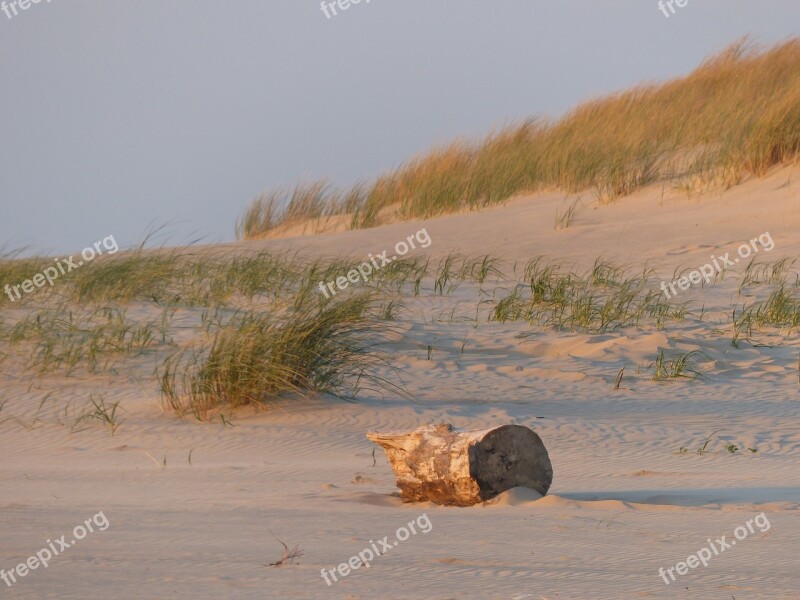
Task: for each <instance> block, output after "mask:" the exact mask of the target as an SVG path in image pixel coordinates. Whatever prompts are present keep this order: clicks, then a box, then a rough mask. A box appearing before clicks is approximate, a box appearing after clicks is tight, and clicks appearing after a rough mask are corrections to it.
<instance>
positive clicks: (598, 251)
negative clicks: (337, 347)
mask: <svg viewBox="0 0 800 600" xmlns="http://www.w3.org/2000/svg"><path fill="white" fill-rule="evenodd" d="M798 201H800V171H798V170H797V169H788V168H786V169H780V170H777V171H775V172H774V173H772V174H771V175H770V176H768V177H766V178H764V179H758V180H752V181H749V182H746V183H744V184H743V185H741V186H739V187H736V188H733V189H731V190H729V191H727V192H725V193H723V194H716V195H706V196H702V197H698V198H693V199H691V200H689V199H687V198H686V196H684V195H681V194H680V193H678V192H676V191H674V190H670V189H668V188H667V189H662V188H661V187H660V186H659V187H658V188H652V189H648V190H645V191H643V192H640V193H637V194H635V195H633V196H630V197H627V198H623V199H620V200H619V201H617V202H616V203H614V204H611V205H607V206H600V205H599V204H598V203H597V202H596V201H594V200H593V199H592V198H591V197H590V196H588V195H587V196H585V197H584V198H583V207H582V209H581V211H580V212H579V214H578V218H577V220H576V222H575V223H574V225H573V226H572V227H570V228H569V229H567V230H564V231H559V232H557V231H554V227H553V221H554V216H555V212H556V209H557V208H558V207H559V206H561V205H562V203H563V202H564V196H563V195H560V194H556V193H551V194H543V195H539V196H536V197H531V198H519V199H516V200H514V201H512V202H510V203H509V204H508V205H506V206H503V207H498V208H494V209H491V210H486V211H482V212H476V213H465V214H458V215H451V216H446V217H442V218H437V219H431V220H429V221H425V222H424V223H423V222H407V223H396V224H393V225H389V226H385V227H381V228H377V229H369V230H359V231H348V232H337V233H328V234H323V235H318V236H314V237H297V238H282V239H273V240H262V241H258V242H250V243H242V244H237V245H235V246H233V247H235V248H238V249H241V251H242V252H249V251H251V250H253V249H260V248H269V249H273V250H281V251H282V250H293V251H300V252H301V253H304V254H307V255H309V256H338V255H343V254H348V255H351V256H353V257H365V256H366V255H367V254H368V253H370V252H372V253H376V252H380V251H382V250H384V249H387V248H390V247H391V246H392V245H393V244H394V243H395V242H396V241H398V240H403V239H405V238H406V237H407V236H408V235H409V234H412V233H413V232H415V231H417V230H418V229H419V228H420V227H423V226H424V227H425V228H427V231H428V232H429V234H430V236H431V239H432V244H431V245H430V247H429V248H427V249H424V250H422V249H418V250H416V251H415V252H416V253H419V254H428V255H430V256H431V257H433V258H434V259H436V258H440V257H443V256H446V255H447V254H448V253H450V252H451V251H456V252H462V253H466V254H476V253H490V254H492V255H494V256H498V257H502V259H503V262H504V268H505V270H506V272H508V273H511V272H512V271H513V265H514V262H515V261H520V262H524V261H526V260H528V259H529V258H530V257H532V256H536V255H545V256H547V257H549V258H550V259H553V260H562V261H565V262H567V263H571V264H574V265H576V267H577V268H584V269H585V268H590V267H591V266H592V264H593V263H594V261H595V260H596V259H597V258H598V257H599V256H604V257H607V258H608V259H611V260H614V261H616V262H619V263H627V264H630V265H631V266H632V267H634V268H637V269H638V268H639V267H640V266H641V265H643V264H645V263H649V264H650V265H651V266H653V267H654V268H655V270H656V273H657V277H658V278H661V279H664V280H667V279H669V280H671V279H672V275H673V273H674V272H675V271H676V270H678V269H679V268H680V267H688V268H691V269H694V268H697V267H699V266H700V265H702V264H704V263H706V262H708V260H709V255H710V254H720V253H724V252H728V251H735V249H736V247H737V246H738V245H739V244H741V243H742V241H743V240H744V241H746V240H750V239H751V238H753V237H754V236H758V235H760V234H762V233H764V232H769V233H770V234H771V236H772V239H773V240H774V242H775V247H774V250H772V251H771V252H770V253H769V255H765V260H766V259H768V260H769V261H775V260H777V259H779V258H781V257H784V256H790V257H795V256H800V237H799V236H797V233H796V232H797V228H798V226H800V208H798V207H799V206H800V204H799V203H798ZM514 285H515V283H514V281H513V280H512V278H511V277H510V276H509V277H507V278H505V279H502V280H499V281H496V282H495V281H493V282H492V286H487V288H490V289H492V290H495V289H506V290H510V289H512V288H513V287H514ZM737 286H738V284H737V282H736V276H735V273H734V272H733V271H731V272H730V273H729V274H728V276H727V277H726V278H725V279H724V281H719V282H717V284H716V285H711V286H704V287H700V286H695V287H694V288H692V289H690V290H688V291H685V292H682V293H681V295H680V300H684V299H685V300H686V301H691V302H692V303H693V304H695V305H696V306H698V307H700V306H703V307H704V311H705V314H704V316H703V317H702V318H700V317H697V316H693V317H691V318H687V319H685V320H683V321H680V322H677V323H671V324H669V325H667V326H665V327H664V328H663V329H656V328H653V327H645V326H640V327H630V328H624V329H622V330H618V331H613V332H607V333H597V334H592V333H579V332H558V331H555V330H551V329H550V330H549V329H540V328H532V327H531V326H530V325H528V324H527V323H525V322H507V323H497V322H487V321H486V318H485V316H486V312H485V311H488V307H489V305H487V306H486V307H481V306H478V307H477V308H476V306H477V305H476V299H477V298H479V297H480V295H481V291H480V286H477V285H475V284H467V283H465V284H463V285H461V286H460V287H459V288H458V289H457V290H455V291H454V293H453V294H451V295H445V296H438V295H433V294H421V295H419V296H416V297H414V296H409V297H406V298H404V299H403V300H404V303H405V305H406V306H405V310H404V311H403V312H402V313H401V315H400V316H399V318H398V322H397V326H398V328H399V332H400V333H399V334H398V335H396V336H395V338H394V340H393V341H391V342H388V343H387V344H385V347H384V348H383V349H384V350H385V351H386V352H388V353H389V354H390V355H391V357H392V363H393V366H395V367H397V368H398V369H400V371H401V372H402V373H403V374H404V375H403V377H404V380H405V383H406V387H407V389H408V391H409V392H411V393H412V394H414V396H415V399H414V400H406V399H400V398H395V397H386V396H381V395H378V394H370V393H366V394H365V395H364V397H363V398H361V399H360V400H359V401H358V402H356V403H348V402H344V401H341V400H337V399H333V398H313V399H307V400H302V401H298V400H296V399H293V400H289V399H287V400H285V401H282V402H279V403H277V404H275V405H274V406H272V407H271V408H270V410H269V411H266V412H258V413H250V412H247V411H242V412H240V413H238V414H237V415H236V416H234V417H233V418H232V426H226V425H225V424H223V423H222V422H220V421H219V420H216V421H213V422H212V423H209V424H199V423H196V422H194V421H190V420H187V421H180V420H179V419H177V418H176V417H175V416H174V415H172V414H169V413H162V412H161V411H160V410H159V404H158V394H157V389H156V384H155V382H154V381H153V379H152V368H153V364H152V361H149V360H148V359H147V358H141V359H137V360H136V361H132V362H131V364H130V366H129V368H128V369H126V370H124V371H120V372H119V373H118V374H116V375H111V374H109V375H107V376H106V375H104V376H102V377H101V376H96V377H88V376H87V377H71V378H66V377H64V378H54V377H50V378H48V379H47V380H46V381H44V382H42V383H41V385H35V386H32V385H31V382H30V380H28V379H27V378H25V377H24V376H23V375H22V374H21V372H20V371H16V370H14V368H13V364H14V363H13V361H12V363H9V364H10V365H12V366H9V364H7V365H5V366H4V369H3V389H2V398H4V399H5V400H6V404H5V406H4V408H3V410H2V412H0V420H1V421H2V424H0V453H1V454H2V456H3V458H4V461H3V463H4V466H3V468H2V470H0V482H1V483H0V523H2V525H1V527H0V532H1V533H2V544H0V568H4V569H6V570H9V569H13V568H14V566H15V565H16V564H18V563H20V562H22V561H24V560H25V559H26V558H27V557H28V556H31V555H33V554H35V553H36V552H37V551H38V550H39V549H40V548H42V547H45V546H46V540H48V539H55V538H57V537H59V536H60V535H61V534H62V533H66V534H68V535H69V533H68V532H71V531H72V528H73V527H75V526H76V525H79V524H80V523H82V522H84V521H85V520H86V519H87V518H89V517H91V515H93V514H95V513H97V512H98V511H103V512H104V514H105V515H106V516H107V517H108V520H109V522H110V527H109V528H108V530H107V531H103V532H96V533H93V534H91V535H89V536H88V537H87V538H86V539H84V540H81V541H80V542H79V543H77V544H76V545H75V546H74V547H73V548H69V549H68V550H65V551H64V554H63V555H62V556H58V557H56V558H54V559H53V560H52V562H51V564H50V566H49V567H48V568H47V569H39V570H37V571H34V572H31V573H30V574H29V575H27V576H26V577H24V578H22V579H21V580H20V581H19V582H18V583H16V584H15V585H13V586H12V587H10V588H7V587H6V586H5V585H3V584H2V583H0V591H2V595H3V597H7V598H11V599H16V598H37V599H47V598H53V599H55V598H59V599H61V598H76V599H77V598H80V599H85V598H115V599H126V598H132V599H133V598H136V599H141V598H153V599H167V598H209V599H212V598H213V599H218V598H298V599H309V598H343V599H344V598H346V599H351V600H356V599H367V598H370V599H372V598H387V599H389V598H392V599H395V598H397V599H412V598H419V599H430V600H447V599H459V600H460V599H473V598H474V599H481V600H485V599H507V600H511V599H513V598H517V599H521V598H533V599H537V600H538V599H540V598H545V599H547V600H554V599H556V598H558V599H576V598H586V599H589V598H591V599H602V598H608V599H618V598H676V597H686V598H709V599H710V598H731V597H734V598H737V599H739V600H741V599H743V598H800V593H798V590H799V589H800V577H799V576H798V575H797V569H796V562H797V559H796V556H797V552H798V550H800V543H799V542H798V540H800V485H798V475H800V467H798V460H797V459H798V452H800V425H799V424H798V418H797V417H798V415H800V385H798V366H797V364H798V363H797V358H798V352H799V351H800V344H798V342H797V338H796V334H795V333H791V334H790V333H789V332H785V331H784V332H781V331H779V330H774V331H770V332H765V333H760V334H759V335H758V336H757V340H756V341H757V342H758V343H757V344H753V343H744V342H743V343H742V344H740V346H739V347H738V348H736V347H733V346H732V345H731V339H730V335H729V334H728V332H727V330H726V332H725V333H724V334H723V333H722V332H718V331H716V330H718V329H724V328H725V325H724V324H723V320H724V318H727V316H728V315H729V314H730V311H731V308H732V307H733V306H734V304H735V303H736V302H737V297H736V293H737V289H738V287H737ZM142 310H143V311H145V310H146V309H144V308H142ZM476 310H477V311H478V313H479V314H480V319H479V320H478V322H476V321H474V320H470V317H471V316H472V315H474V313H475V312H476ZM482 311H483V312H482ZM191 318H193V317H191V315H189V316H187V321H186V323H185V326H186V327H191V325H192V324H193V323H192V321H191ZM194 318H196V317H194ZM187 335H188V334H187ZM429 347H430V348H431V350H430V357H429V356H428V348H429ZM661 348H665V349H668V350H670V351H673V350H674V351H682V352H688V351H692V350H699V351H702V352H703V353H704V358H703V359H702V360H701V366H702V368H703V369H704V371H705V373H706V376H707V378H706V379H696V380H691V381H690V380H675V381H665V382H654V381H652V380H651V377H652V371H650V370H648V367H649V365H650V364H651V363H652V362H653V361H655V360H656V357H657V355H658V352H659V350H660V349H661ZM137 361H138V362H137ZM623 366H624V367H625V378H624V379H623V382H622V385H621V389H619V390H616V391H615V390H612V386H613V383H614V379H615V377H616V375H617V372H618V371H619V369H620V368H621V367H623ZM388 375H389V372H388V371H387V376H388ZM97 391H104V392H107V393H108V394H110V395H111V396H113V398H114V399H115V400H119V401H120V402H121V404H120V408H121V411H122V424H121V426H120V427H119V429H118V430H117V432H116V433H115V435H114V436H113V437H112V436H110V435H109V432H108V430H107V429H103V428H101V427H97V426H87V427H86V428H85V429H84V430H82V431H79V432H76V433H71V432H70V427H69V424H70V423H71V421H69V420H68V419H67V418H65V417H64V414H63V413H64V410H65V407H67V406H70V404H71V403H72V405H73V406H77V405H78V403H79V402H80V401H83V400H84V399H85V398H86V397H87V396H88V395H89V394H90V393H92V392H97ZM48 393H51V394H52V393H55V394H57V396H58V403H57V404H56V405H55V407H56V408H50V407H51V406H53V405H52V404H47V406H48V408H47V409H45V410H44V411H40V412H39V415H38V418H36V419H34V415H36V413H37V407H39V405H40V404H41V403H42V401H43V399H44V397H45V395H46V394H48ZM440 421H447V422H451V423H453V424H454V425H455V426H458V427H466V428H476V429H477V428H484V427H490V426H493V425H499V424H503V423H518V424H522V425H527V426H529V427H531V428H533V429H535V430H536V432H537V433H538V434H539V435H540V436H541V438H542V439H543V441H544V442H545V444H546V446H547V448H548V450H549V452H550V456H551V459H552V462H553V467H554V473H555V478H554V483H553V487H552V489H551V492H550V493H549V494H548V495H547V496H546V497H544V498H541V497H539V496H538V494H536V493H535V492H532V491H531V490H524V489H514V490H510V491H508V492H505V493H504V494H502V495H501V496H500V497H498V498H496V499H495V500H492V501H490V502H487V503H486V504H485V505H481V506H475V507H471V508H466V509H463V508H462V509H460V508H443V507H438V506H436V505H433V504H428V503H425V504H421V505H406V504H403V503H402V502H401V501H400V499H399V498H398V496H397V495H396V493H395V492H396V488H395V485H394V477H393V475H392V472H391V470H390V468H389V466H388V464H387V462H386V460H385V457H384V456H383V454H382V452H381V451H380V450H378V451H377V452H374V453H373V450H374V449H375V446H373V445H372V444H371V443H370V442H369V441H368V440H367V439H366V438H365V433H366V432H367V431H368V430H384V429H386V430H393V429H406V428H413V427H416V426H417V425H419V424H422V423H432V422H440ZM715 431H717V433H716V434H714V436H713V439H712V441H711V443H710V445H709V447H708V449H707V450H708V451H707V452H705V453H702V454H698V453H697V452H696V450H697V449H698V448H700V447H701V446H702V445H703V443H704V441H705V440H706V438H707V437H708V436H709V434H711V433H712V432H715ZM729 444H733V445H735V446H736V447H737V448H738V449H739V450H738V451H737V452H735V453H731V452H729V451H727V450H726V449H725V446H726V445H729ZM681 448H685V449H686V450H685V451H683V452H682V451H681ZM748 448H753V449H756V450H757V452H750V451H748ZM190 457H191V458H190ZM762 512H763V513H765V515H766V516H767V517H768V518H769V522H770V524H771V527H770V529H769V530H768V531H765V532H761V531H759V530H758V529H756V530H755V533H753V534H752V535H750V536H748V537H747V538H746V539H744V540H742V541H739V542H738V544H739V545H737V546H736V547H732V548H731V549H729V550H726V551H725V552H724V553H722V554H720V555H719V556H715V557H714V559H713V560H712V561H711V562H710V563H709V566H707V567H702V566H701V567H699V568H696V569H692V570H690V571H689V573H688V574H686V575H683V576H680V577H679V578H678V580H677V581H676V582H674V583H671V584H670V585H665V583H664V582H663V581H662V579H661V577H660V576H659V568H660V567H665V568H667V567H670V566H673V565H675V564H676V563H677V562H679V561H683V560H686V558H687V556H688V555H690V554H692V553H694V552H696V551H697V550H698V549H700V548H701V547H703V546H704V545H706V540H707V538H718V537H721V536H723V535H727V536H728V539H732V538H733V531H734V529H735V528H736V527H737V526H739V525H742V524H744V523H745V522H746V521H747V520H748V519H752V518H753V517H755V515H757V514H759V513H762ZM423 513H424V514H427V516H428V518H429V519H430V522H431V523H432V529H431V530H430V531H429V532H428V533H421V532H420V533H417V534H416V535H413V536H411V537H410V538H409V539H408V540H406V541H403V542H401V543H399V544H397V546H396V547H393V548H392V550H391V552H387V554H386V555H385V556H380V557H377V558H376V559H375V560H374V562H373V563H372V565H371V566H370V568H369V569H364V568H362V569H359V570H357V571H354V572H353V573H351V574H350V575H348V576H347V577H344V578H342V579H341V580H340V581H338V582H336V583H333V584H332V585H330V586H328V585H327V584H326V583H325V581H324V580H323V579H322V578H321V576H320V570H321V569H332V568H336V566H337V565H338V564H340V563H343V562H346V561H347V560H348V558H349V557H351V556H353V555H356V554H357V553H358V552H359V551H361V550H362V549H364V548H367V547H369V544H370V540H377V539H380V538H383V537H384V536H389V538H390V539H392V538H393V536H394V535H395V532H396V530H397V529H398V528H399V527H401V526H403V525H405V524H407V523H408V522H409V521H410V520H411V519H415V518H417V517H419V516H420V515H422V514H423ZM276 538H277V539H280V540H282V541H283V542H285V543H286V544H287V545H289V546H290V547H293V546H295V545H298V546H299V547H300V548H301V549H302V550H303V552H304V554H303V556H302V557H301V558H300V559H299V561H298V563H297V564H294V565H286V566H282V567H269V566H265V565H266V564H268V563H270V562H273V561H275V560H277V559H278V558H280V556H281V553H282V550H283V548H282V546H281V545H280V543H279V542H278V541H277V539H276Z"/></svg>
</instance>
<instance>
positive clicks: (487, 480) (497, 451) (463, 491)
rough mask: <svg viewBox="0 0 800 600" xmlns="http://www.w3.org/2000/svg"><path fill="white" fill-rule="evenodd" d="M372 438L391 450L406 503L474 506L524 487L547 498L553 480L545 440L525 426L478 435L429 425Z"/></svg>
mask: <svg viewBox="0 0 800 600" xmlns="http://www.w3.org/2000/svg"><path fill="white" fill-rule="evenodd" d="M367 437H368V438H369V439H370V440H372V441H373V442H375V443H376V444H378V445H380V446H381V447H383V449H384V450H385V451H386V456H387V457H388V458H389V464H391V466H392V470H393V471H394V474H395V476H396V477H397V487H399V488H400V493H401V495H402V497H403V500H404V501H405V502H422V501H426V500H430V501H432V502H435V503H436V504H445V505H451V506H471V505H473V504H477V503H478V502H483V501H485V500H489V499H491V498H494V497H495V496H497V495H498V494H500V493H501V492H504V491H505V490H508V489H511V488H513V487H518V486H521V487H528V488H533V489H534V490H536V491H537V492H539V493H540V494H542V495H545V494H547V491H548V490H549V489H550V484H551V483H552V481H553V466H552V464H551V463H550V457H549V456H548V454H547V449H546V448H545V447H544V444H543V443H542V440H541V438H540V437H539V436H538V435H537V434H536V433H534V432H533V431H532V430H531V429H529V428H527V427H523V426H521V425H503V426H501V427H494V428H491V429H483V430H478V431H459V430H457V429H454V428H453V426H452V425H449V424H442V425H426V426H423V427H420V428H418V429H415V430H413V431H405V432H403V431H398V432H391V433H376V432H371V433H368V434H367Z"/></svg>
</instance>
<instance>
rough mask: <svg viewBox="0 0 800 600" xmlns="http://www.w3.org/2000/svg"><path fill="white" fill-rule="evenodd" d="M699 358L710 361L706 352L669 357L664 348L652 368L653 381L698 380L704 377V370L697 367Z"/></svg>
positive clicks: (693, 352)
mask: <svg viewBox="0 0 800 600" xmlns="http://www.w3.org/2000/svg"><path fill="white" fill-rule="evenodd" d="M699 357H704V358H706V359H707V360H710V359H709V357H708V355H707V354H706V353H705V352H702V351H700V350H692V351H691V352H682V353H679V354H676V355H675V356H671V357H668V356H667V355H666V353H665V351H664V349H663V348H662V349H661V350H660V351H659V353H658V356H657V357H656V360H655V362H653V363H652V364H651V365H650V367H651V368H653V369H654V372H653V381H663V380H665V379H696V378H698V377H702V376H703V372H702V370H700V369H699V367H697V361H698V360H699Z"/></svg>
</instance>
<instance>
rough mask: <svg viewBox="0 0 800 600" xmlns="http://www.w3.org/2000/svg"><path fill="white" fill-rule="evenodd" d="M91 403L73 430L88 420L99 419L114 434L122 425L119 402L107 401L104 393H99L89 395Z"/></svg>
mask: <svg viewBox="0 0 800 600" xmlns="http://www.w3.org/2000/svg"><path fill="white" fill-rule="evenodd" d="M89 405H90V406H89V408H88V409H87V410H86V411H85V412H84V413H83V414H82V415H80V416H79V417H78V418H77V420H76V421H75V423H74V425H73V426H72V429H73V431H74V430H75V429H76V428H77V427H78V426H80V425H81V424H82V423H85V422H86V421H98V422H100V423H101V424H102V425H104V426H106V427H108V428H109V429H110V430H111V435H112V436H113V435H114V433H115V432H116V431H117V428H118V427H119V425H120V421H119V418H118V416H117V410H118V409H119V402H106V400H105V398H104V397H103V395H102V394H98V395H97V397H95V396H94V394H91V395H90V396H89Z"/></svg>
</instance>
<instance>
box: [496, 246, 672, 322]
mask: <svg viewBox="0 0 800 600" xmlns="http://www.w3.org/2000/svg"><path fill="white" fill-rule="evenodd" d="M649 273H650V270H649V269H648V268H646V267H645V268H644V269H643V270H642V273H641V274H638V275H632V276H629V275H628V274H627V273H626V271H625V269H624V268H622V267H618V266H615V265H612V264H611V263H608V262H605V261H603V260H600V259H598V260H597V261H596V262H595V265H594V267H593V268H592V270H591V271H590V272H588V273H575V272H572V271H569V270H564V269H563V268H562V267H561V265H558V264H546V263H545V262H544V261H543V259H542V258H541V257H537V258H534V259H532V260H530V261H529V262H528V264H527V265H526V266H525V269H524V277H525V280H526V283H525V284H519V285H517V286H516V287H515V288H514V290H513V291H512V292H511V293H510V294H509V295H507V296H506V297H504V298H502V299H500V300H499V301H498V302H497V304H496V305H495V307H494V309H493V310H492V313H491V315H490V317H489V318H490V320H493V321H498V322H506V321H529V322H530V323H532V324H534V323H535V324H538V325H541V326H545V327H555V328H557V329H565V330H570V331H582V332H586V333H605V332H608V331H614V330H616V329H619V328H621V327H627V326H631V325H638V324H639V323H641V322H642V321H644V320H647V319H649V320H651V321H652V322H653V323H654V324H655V325H656V326H657V327H661V326H663V324H664V323H665V322H666V321H667V320H680V319H683V318H684V317H685V315H686V306H687V305H686V304H674V303H671V302H668V301H667V300H665V299H664V297H663V296H662V295H661V293H660V292H659V291H658V290H656V289H654V287H655V286H654V284H653V283H652V282H651V281H650V279H649Z"/></svg>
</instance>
